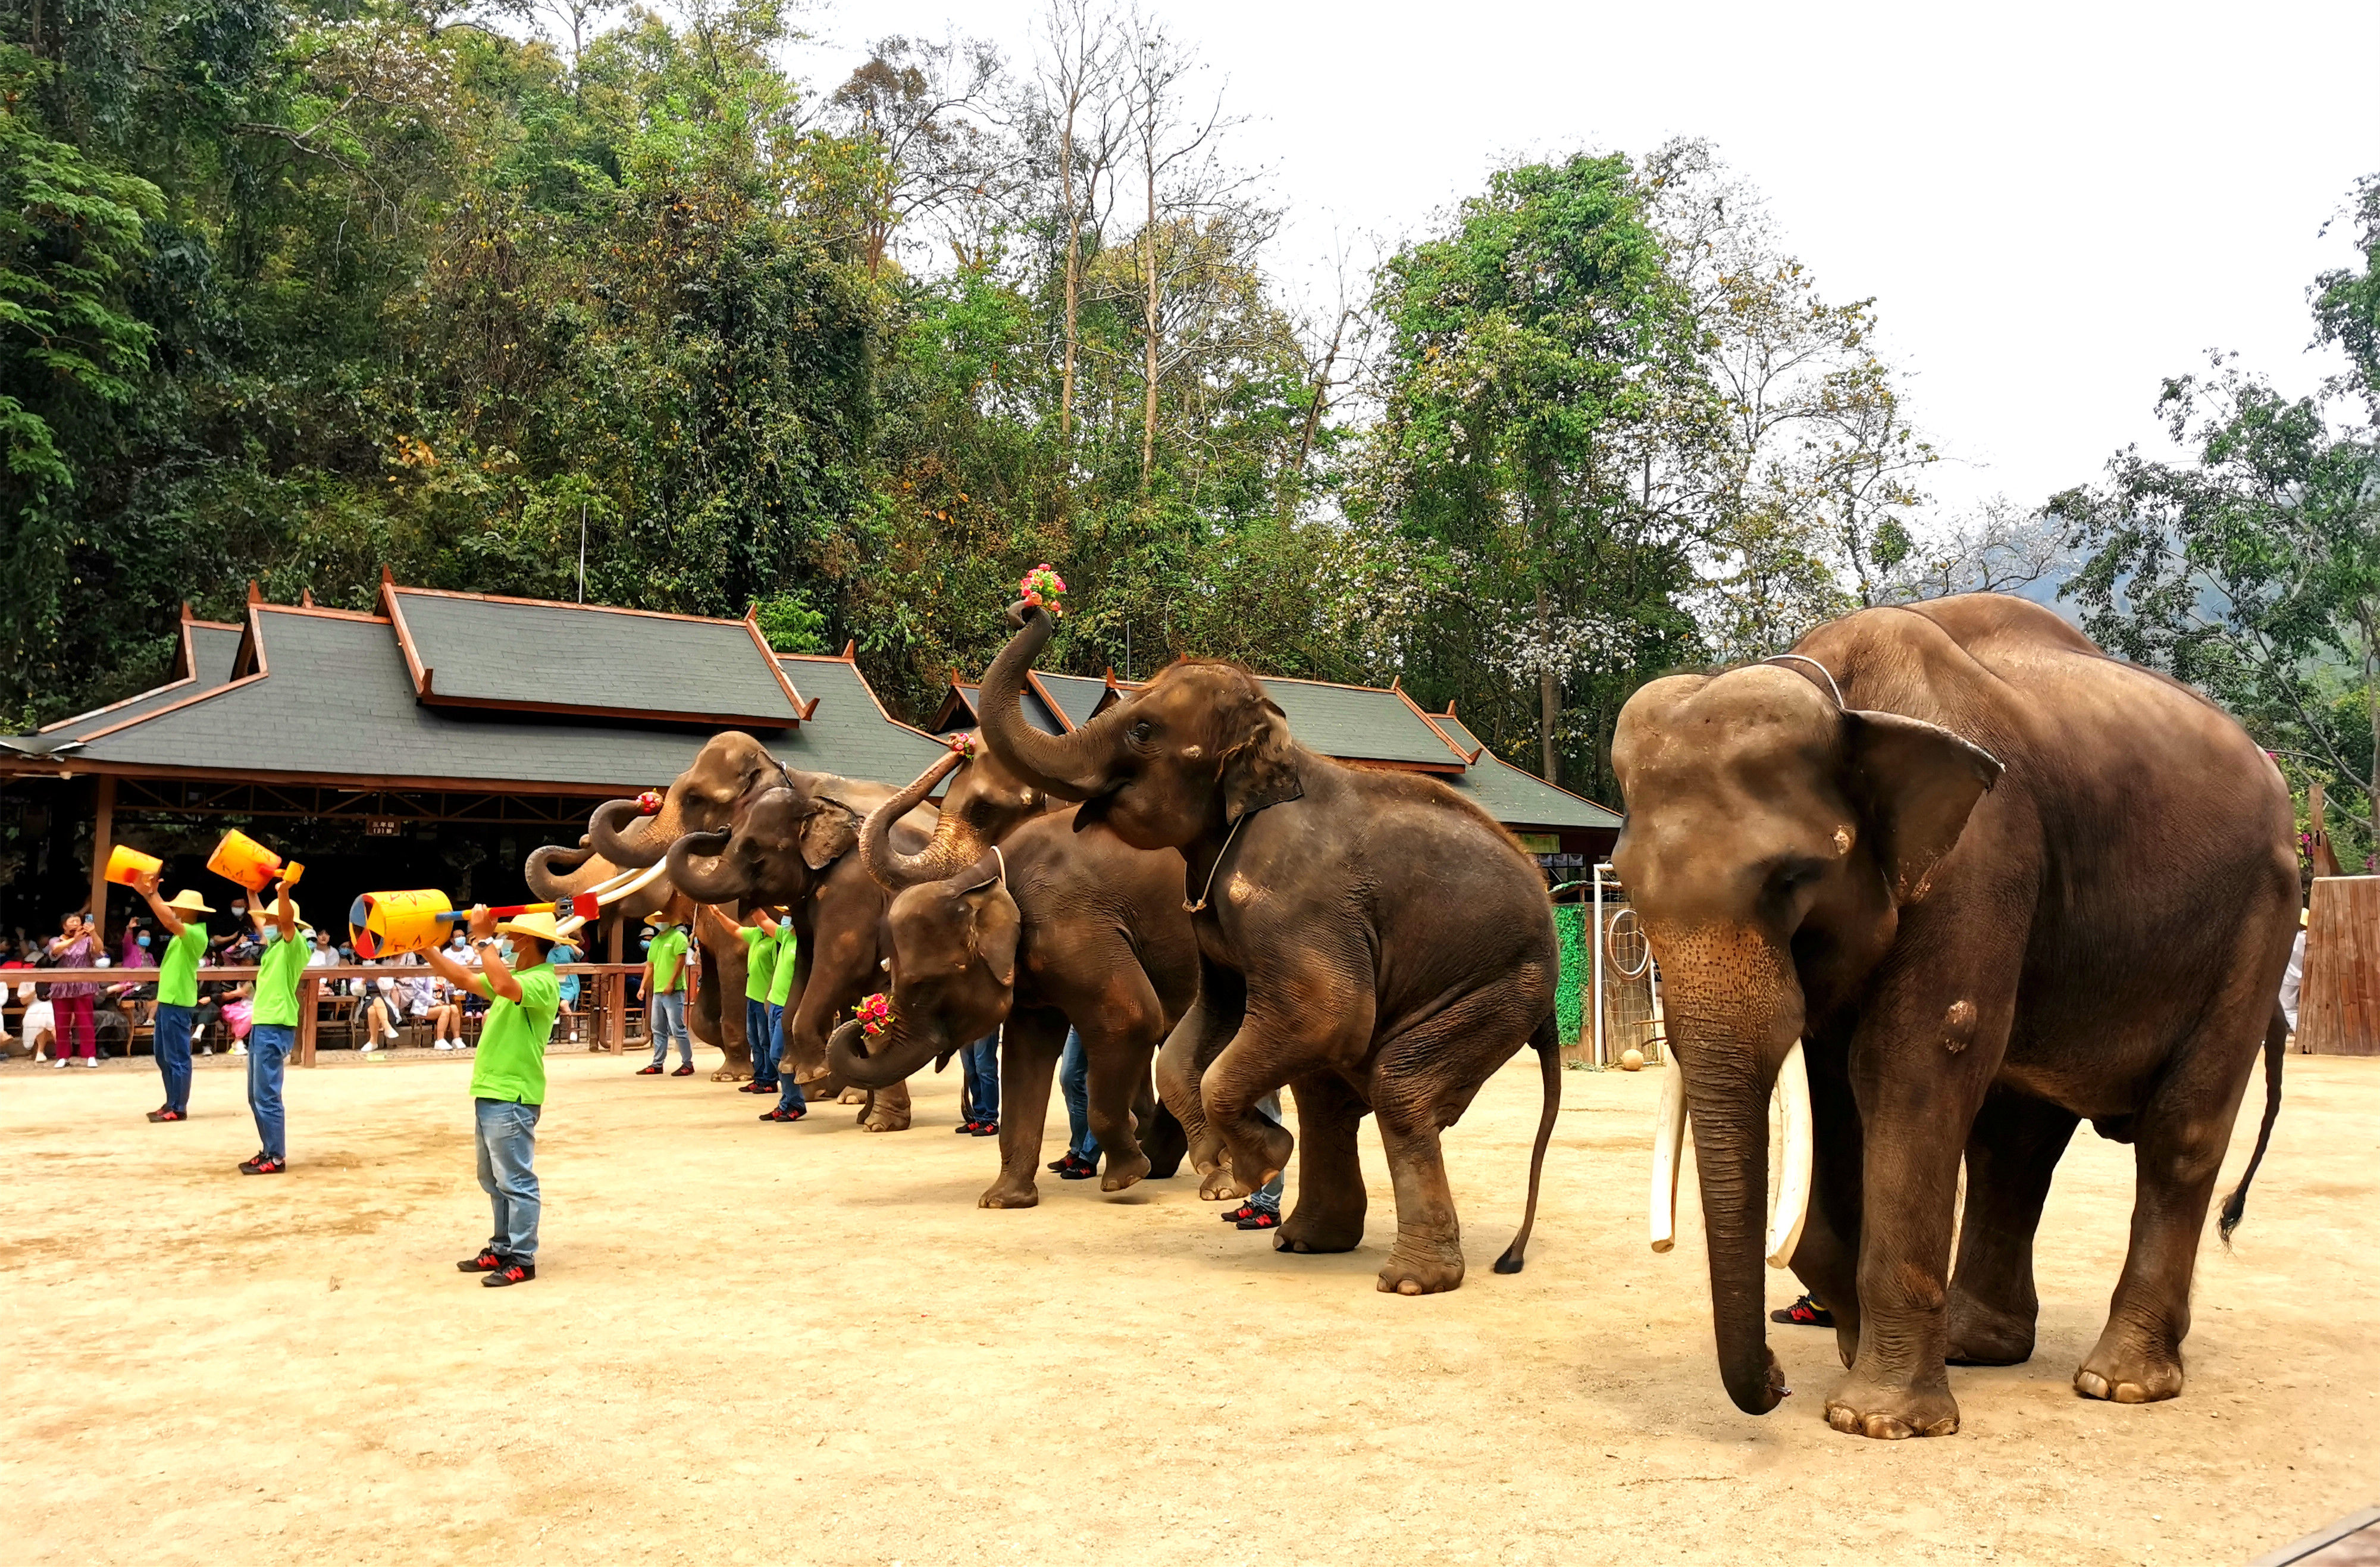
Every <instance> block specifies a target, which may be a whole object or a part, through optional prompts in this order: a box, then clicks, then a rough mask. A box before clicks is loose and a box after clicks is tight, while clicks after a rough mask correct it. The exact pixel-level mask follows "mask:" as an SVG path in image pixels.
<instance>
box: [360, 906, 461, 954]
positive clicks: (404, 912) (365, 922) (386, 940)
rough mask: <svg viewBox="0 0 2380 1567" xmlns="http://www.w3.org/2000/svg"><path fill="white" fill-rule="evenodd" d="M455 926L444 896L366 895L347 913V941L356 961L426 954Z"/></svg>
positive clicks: (451, 908) (452, 909)
mask: <svg viewBox="0 0 2380 1567" xmlns="http://www.w3.org/2000/svg"><path fill="white" fill-rule="evenodd" d="M454 924H455V905H454V904H453V902H451V901H450V900H449V899H448V898H447V896H446V894H445V893H438V892H431V891H428V890H426V889H425V890H423V891H420V892H415V893H365V894H364V895H363V896H362V897H360V898H358V899H357V900H356V902H355V906H354V907H353V908H350V909H349V910H347V939H348V940H349V941H353V942H354V943H355V948H356V956H358V957H359V958H363V959H366V960H370V959H372V958H379V957H394V956H395V955H396V954H400V953H419V952H427V951H429V950H430V949H431V947H434V946H436V945H437V944H438V943H439V942H441V941H444V940H445V939H446V932H447V931H448V930H449V929H453V927H454Z"/></svg>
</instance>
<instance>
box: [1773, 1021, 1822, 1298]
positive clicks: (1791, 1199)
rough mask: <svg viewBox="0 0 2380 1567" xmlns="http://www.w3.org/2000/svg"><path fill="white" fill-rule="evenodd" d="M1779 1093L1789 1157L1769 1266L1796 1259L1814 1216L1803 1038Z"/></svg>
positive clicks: (1782, 1072)
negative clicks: (1796, 1249)
mask: <svg viewBox="0 0 2380 1567" xmlns="http://www.w3.org/2000/svg"><path fill="white" fill-rule="evenodd" d="M1776 1097H1777V1098H1778V1099H1779V1100H1780V1101H1781V1102H1782V1103H1783V1105H1784V1109H1785V1159H1784V1165H1783V1169H1782V1170H1781V1171H1780V1172H1779V1174H1778V1177H1777V1210H1776V1212H1775V1213H1774V1214H1772V1215H1771V1216H1770V1217H1769V1221H1768V1266H1769V1267H1771V1268H1783V1267H1785V1266H1786V1265H1787V1264H1789V1263H1791V1261H1792V1260H1793V1248H1794V1247H1796V1246H1798V1245H1801V1244H1802V1226H1803V1224H1805V1223H1807V1222H1808V1221H1809V1218H1810V1170H1811V1165H1812V1162H1813V1158H1812V1156H1813V1151H1814V1150H1813V1149H1812V1148H1811V1134H1810V1068H1809V1063H1807V1062H1805V1061H1804V1060H1803V1057H1802V1041H1801V1040H1799V1039H1796V1040H1794V1041H1793V1048H1792V1049H1791V1050H1790V1051H1786V1052H1785V1063H1784V1064H1783V1065H1782V1066H1779V1068H1778V1069H1777V1090H1776Z"/></svg>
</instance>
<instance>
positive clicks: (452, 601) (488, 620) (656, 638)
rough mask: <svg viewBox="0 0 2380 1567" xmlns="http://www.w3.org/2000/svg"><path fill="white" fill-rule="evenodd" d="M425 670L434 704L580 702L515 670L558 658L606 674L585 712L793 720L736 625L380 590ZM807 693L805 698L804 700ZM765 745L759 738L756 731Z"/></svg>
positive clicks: (754, 646) (765, 659) (755, 647)
mask: <svg viewBox="0 0 2380 1567" xmlns="http://www.w3.org/2000/svg"><path fill="white" fill-rule="evenodd" d="M386 597H387V599H388V600H389V601H391V602H393V603H394V604H395V606H396V609H397V613H399V614H400V615H402V617H403V619H404V624H405V628H406V631H407V633H408V634H409V635H410V636H411V637H412V638H413V650H414V652H415V654H416V656H417V657H419V659H420V661H421V664H422V667H423V668H424V669H425V670H428V671H429V672H430V675H431V680H430V686H431V699H432V700H433V701H436V700H443V701H447V702H516V701H520V700H522V699H524V698H529V699H540V700H555V701H560V702H563V703H565V704H569V705H572V706H574V707H577V706H579V704H577V703H576V702H574V701H573V700H572V697H571V696H570V695H568V694H566V693H557V692H556V691H555V690H554V689H553V687H552V686H546V687H545V688H543V689H540V688H539V686H538V684H537V683H535V682H532V683H531V684H530V686H529V688H528V690H526V691H524V689H523V686H522V680H521V672H522V671H523V670H524V669H527V668H530V667H534V665H535V664H536V663H537V662H540V661H543V660H547V659H552V658H553V657H555V656H556V655H557V654H563V653H566V654H567V656H568V657H569V659H570V660H571V662H574V663H577V665H579V666H580V667H581V668H594V669H601V670H602V671H603V678H602V680H601V683H600V684H598V683H593V682H590V683H589V686H588V687H587V689H586V690H585V691H584V692H582V693H580V695H583V696H584V697H585V698H586V700H585V702H584V704H583V711H589V712H591V713H601V714H613V713H620V714H635V713H683V714H686V715H689V716H692V717H696V718H704V719H711V720H716V721H718V722H719V723H722V724H730V725H733V724H735V723H746V724H768V725H772V726H789V725H791V724H793V723H795V722H797V721H798V720H799V719H800V717H801V714H800V712H799V711H797V710H796V709H795V707H794V704H793V701H792V698H789V697H787V696H786V695H785V689H784V687H783V686H782V685H780V684H779V683H778V680H777V677H776V674H775V673H774V672H773V671H772V670H771V668H770V659H769V655H768V654H767V653H765V652H764V651H762V650H761V648H760V646H759V644H758V643H757V642H755V641H754V640H753V639H752V633H751V632H750V630H749V629H747V627H746V626H745V624H744V623H743V622H742V621H737V620H697V619H692V618H688V617H684V616H677V615H657V614H641V613H636V612H634V611H628V610H616V609H606V608H602V607H601V606H597V605H583V604H553V603H531V602H526V601H518V600H510V599H482V598H477V597H474V596H471V595H469V594H446V593H436V592H431V591H427V590H425V589H418V588H395V587H393V588H391V589H389V591H388V593H387V595H386ZM811 695H812V693H810V692H808V691H804V692H802V696H803V698H805V699H807V698H809V697H810V696H811ZM763 738H764V739H765V738H766V736H765V735H764V736H763Z"/></svg>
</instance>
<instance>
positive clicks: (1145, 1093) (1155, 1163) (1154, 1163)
mask: <svg viewBox="0 0 2380 1567" xmlns="http://www.w3.org/2000/svg"><path fill="white" fill-rule="evenodd" d="M1132 1113H1133V1116H1134V1119H1135V1120H1136V1121H1138V1122H1139V1124H1140V1151H1141V1152H1143V1153H1145V1154H1147V1156H1148V1178H1149V1179H1150V1180H1152V1181H1166V1180H1171V1179H1172V1177H1173V1175H1174V1173H1175V1172H1177V1171H1179V1170H1180V1169H1181V1168H1182V1160H1183V1157H1184V1155H1186V1154H1187V1153H1188V1152H1189V1151H1190V1139H1189V1137H1188V1136H1186V1135H1184V1132H1183V1130H1182V1123H1181V1121H1180V1120H1179V1119H1177V1118H1176V1117H1175V1115H1174V1113H1173V1112H1172V1111H1170V1110H1168V1109H1167V1108H1165V1106H1164V1105H1163V1104H1161V1103H1160V1102H1159V1100H1158V1099H1157V1096H1156V1095H1155V1094H1153V1093H1151V1092H1150V1091H1149V1087H1148V1084H1147V1080H1146V1079H1144V1080H1143V1081H1142V1083H1141V1085H1140V1087H1139V1088H1138V1090H1136V1091H1135V1094H1134V1095H1133V1101H1132Z"/></svg>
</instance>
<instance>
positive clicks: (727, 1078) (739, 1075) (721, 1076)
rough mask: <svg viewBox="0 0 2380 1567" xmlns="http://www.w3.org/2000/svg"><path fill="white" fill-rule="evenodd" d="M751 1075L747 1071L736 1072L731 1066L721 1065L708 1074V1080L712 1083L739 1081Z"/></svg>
mask: <svg viewBox="0 0 2380 1567" xmlns="http://www.w3.org/2000/svg"><path fill="white" fill-rule="evenodd" d="M749 1076H751V1074H750V1073H749V1072H738V1071H736V1070H735V1068H734V1067H732V1066H722V1067H721V1068H720V1069H719V1070H718V1071H716V1072H714V1073H712V1074H711V1075H710V1080H711V1081H712V1082H714V1083H740V1082H742V1081H743V1080H744V1079H745V1078H747V1077H749Z"/></svg>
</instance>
